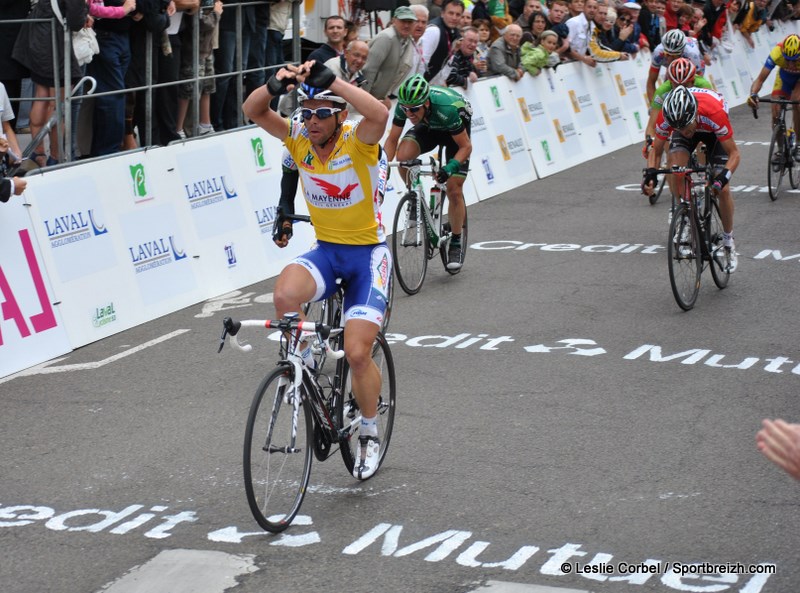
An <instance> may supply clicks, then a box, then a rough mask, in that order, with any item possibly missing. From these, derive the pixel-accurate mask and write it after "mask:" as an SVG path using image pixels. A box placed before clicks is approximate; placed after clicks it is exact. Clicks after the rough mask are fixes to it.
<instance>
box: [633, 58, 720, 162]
mask: <svg viewBox="0 0 800 593" xmlns="http://www.w3.org/2000/svg"><path fill="white" fill-rule="evenodd" d="M676 86H685V87H697V88H701V89H711V90H712V91H713V90H714V87H713V86H712V85H711V83H710V82H708V80H706V79H705V78H704V77H702V76H700V75H698V74H697V68H696V67H695V65H694V63H693V62H692V61H691V60H689V59H687V58H678V59H677V60H674V61H672V62H670V64H669V66H667V79H666V80H665V81H664V82H663V83H662V84H661V86H659V87H658V88H657V89H656V92H655V94H654V95H653V101H652V102H651V103H650V119H649V120H648V122H647V127H646V128H645V134H646V135H647V136H646V137H647V138H648V141H647V143H646V144H645V150H643V151H642V155H643V156H644V158H647V150H649V148H650V145H651V144H652V138H653V135H654V134H655V130H656V118H657V117H658V112H659V111H661V106H662V105H663V104H664V97H666V96H667V94H669V92H670V91H671V90H672V88H673V87H676Z"/></svg>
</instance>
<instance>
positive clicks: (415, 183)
mask: <svg viewBox="0 0 800 593" xmlns="http://www.w3.org/2000/svg"><path fill="white" fill-rule="evenodd" d="M389 166H390V167H392V166H397V167H405V169H406V171H408V177H407V184H406V186H407V187H408V190H409V191H411V192H414V193H416V195H417V196H418V197H419V199H418V200H417V217H419V216H420V215H422V220H424V221H425V228H426V229H427V231H428V238H429V239H430V243H431V247H433V248H434V249H435V248H437V247H438V246H439V244H440V243H441V242H443V241H446V240H447V239H448V238H449V237H450V234H451V233H449V232H442V234H441V235H440V234H439V230H440V229H439V222H440V216H442V208H441V203H442V200H444V198H445V196H446V195H447V190H446V189H445V184H444V183H438V182H434V188H437V189H438V191H437V192H436V193H437V194H438V197H437V198H436V199H434V196H433V195H432V196H431V198H430V200H429V199H428V196H426V195H425V188H424V186H423V185H422V177H423V176H430V177H432V178H434V179H435V178H436V173H437V171H438V170H439V166H438V163H437V162H436V159H434V158H433V157H430V170H429V171H423V170H422V161H421V160H420V159H414V160H413V161H405V162H400V163H397V164H395V163H390V164H389ZM432 193H433V192H432ZM417 220H420V218H417ZM395 232H397V229H395ZM403 232H405V229H404V230H403ZM417 232H421V229H420V228H419V227H417ZM416 239H417V240H420V237H416ZM433 254H434V251H433V249H432V250H431V252H430V253H429V254H428V259H433Z"/></svg>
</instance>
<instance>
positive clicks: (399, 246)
mask: <svg viewBox="0 0 800 593" xmlns="http://www.w3.org/2000/svg"><path fill="white" fill-rule="evenodd" d="M418 200H419V198H418V197H417V195H416V194H415V193H411V192H409V193H407V194H406V195H404V196H403V197H402V198H401V199H400V203H399V204H397V210H396V211H395V213H394V234H393V235H392V258H393V259H394V271H395V275H396V276H397V281H398V282H399V283H400V287H401V288H402V289H403V291H405V292H406V293H407V294H417V293H418V292H419V289H420V288H422V283H423V282H424V281H425V273H426V272H427V271H428V242H429V239H428V229H427V226H426V225H425V221H424V220H423V217H424V215H423V213H422V208H421V206H422V204H419V201H418Z"/></svg>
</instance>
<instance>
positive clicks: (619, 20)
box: [617, 17, 631, 23]
mask: <svg viewBox="0 0 800 593" xmlns="http://www.w3.org/2000/svg"><path fill="white" fill-rule="evenodd" d="M617 22H618V23H630V22H631V19H630V18H628V17H622V18H620V19H617Z"/></svg>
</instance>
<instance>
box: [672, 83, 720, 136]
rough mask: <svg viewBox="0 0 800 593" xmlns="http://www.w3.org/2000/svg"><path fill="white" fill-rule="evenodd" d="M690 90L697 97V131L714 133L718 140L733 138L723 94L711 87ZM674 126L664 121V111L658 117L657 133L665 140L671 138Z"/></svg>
mask: <svg viewBox="0 0 800 593" xmlns="http://www.w3.org/2000/svg"><path fill="white" fill-rule="evenodd" d="M689 92H691V93H692V95H694V98H695V99H697V117H696V118H695V121H697V131H698V132H701V133H702V132H705V133H708V134H714V135H715V136H716V137H717V140H727V139H728V138H733V126H731V120H730V118H729V117H728V102H727V101H725V99H724V98H723V96H722V95H720V94H719V93H717V92H715V91H712V90H711V89H699V88H694V87H693V88H691V89H689ZM671 131H672V128H671V127H670V126H669V125H667V122H665V121H664V111H663V109H662V111H660V112H659V114H658V118H657V119H656V135H657V136H658V137H659V138H662V139H664V140H666V139H668V138H669V134H670V132H671Z"/></svg>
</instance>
